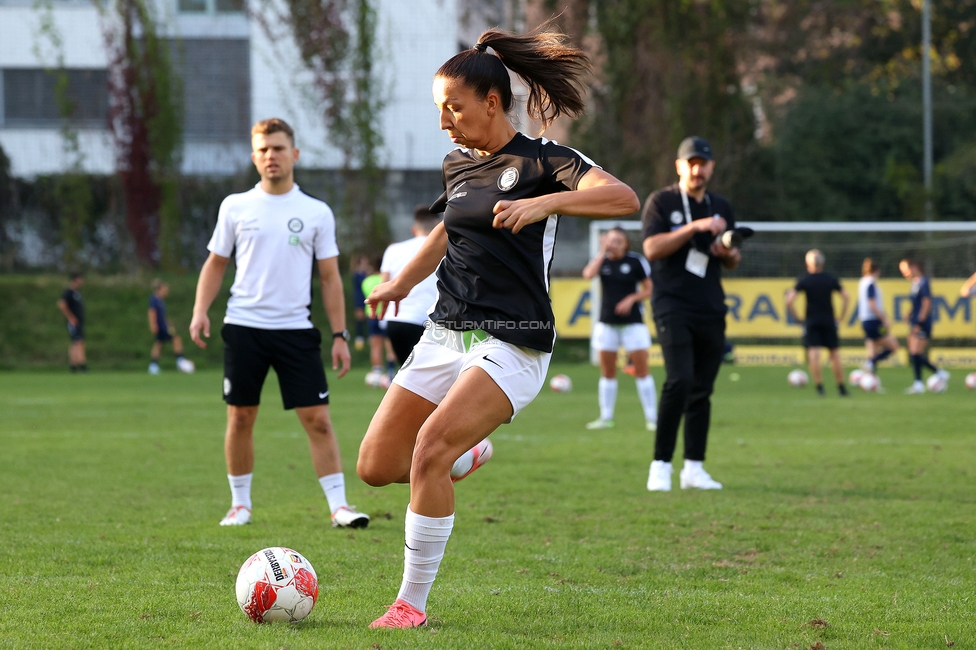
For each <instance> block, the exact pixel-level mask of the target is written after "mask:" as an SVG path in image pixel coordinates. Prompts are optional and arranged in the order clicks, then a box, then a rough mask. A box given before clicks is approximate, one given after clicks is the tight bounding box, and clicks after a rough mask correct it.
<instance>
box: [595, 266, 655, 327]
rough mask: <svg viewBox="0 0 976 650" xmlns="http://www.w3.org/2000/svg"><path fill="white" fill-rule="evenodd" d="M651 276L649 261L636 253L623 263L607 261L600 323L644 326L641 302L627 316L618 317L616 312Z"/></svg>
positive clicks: (602, 276)
mask: <svg viewBox="0 0 976 650" xmlns="http://www.w3.org/2000/svg"><path fill="white" fill-rule="evenodd" d="M650 275H651V267H650V266H648V264H647V260H645V259H644V258H643V257H641V256H640V255H638V254H636V253H627V254H626V255H624V256H623V257H621V258H620V259H619V260H611V259H610V258H608V257H605V258H603V264H601V265H600V294H601V300H600V322H601V323H607V324H609V325H627V324H629V323H643V322H644V310H643V309H641V303H639V302H635V303H634V306H633V307H632V308H631V310H630V313H629V314H627V315H626V316H620V315H618V314H617V313H616V312H615V311H614V309H615V308H616V307H617V303H619V302H620V301H621V300H623V299H624V298H626V297H627V296H629V295H630V294H632V293H634V292H635V289H636V287H637V283H638V282H640V281H641V280H644V279H645V278H648V277H650Z"/></svg>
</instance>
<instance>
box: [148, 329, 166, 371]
mask: <svg viewBox="0 0 976 650" xmlns="http://www.w3.org/2000/svg"><path fill="white" fill-rule="evenodd" d="M162 353H163V344H162V342H161V341H160V340H159V339H158V338H157V339H156V340H155V341H153V344H152V348H150V349H149V374H150V375H158V374H159V357H160V356H161V355H162Z"/></svg>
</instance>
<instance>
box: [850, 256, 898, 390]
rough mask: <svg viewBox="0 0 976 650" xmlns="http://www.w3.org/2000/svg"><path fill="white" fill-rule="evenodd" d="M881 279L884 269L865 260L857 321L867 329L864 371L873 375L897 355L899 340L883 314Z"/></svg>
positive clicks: (865, 330) (867, 258) (871, 261)
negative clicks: (884, 363) (866, 358)
mask: <svg viewBox="0 0 976 650" xmlns="http://www.w3.org/2000/svg"><path fill="white" fill-rule="evenodd" d="M880 277H881V265H880V264H878V263H877V262H875V261H874V260H872V259H871V258H870V257H866V258H864V262H863V263H862V264H861V280H860V282H859V283H858V285H857V317H858V319H859V320H860V321H861V327H862V328H864V347H865V348H866V350H867V353H868V360H867V362H866V363H865V364H864V369H865V370H867V371H868V372H871V373H874V372H876V371H877V369H878V362H880V361H884V360H885V359H887V358H888V357H890V356H891V355H892V354H894V353H895V352H897V351H898V339H896V338H895V337H894V335H893V334H892V333H891V322H890V321H889V320H888V316H887V314H885V311H884V299H883V298H882V296H881V287H879V286H878V278H880ZM878 348H881V350H880V351H879V350H878Z"/></svg>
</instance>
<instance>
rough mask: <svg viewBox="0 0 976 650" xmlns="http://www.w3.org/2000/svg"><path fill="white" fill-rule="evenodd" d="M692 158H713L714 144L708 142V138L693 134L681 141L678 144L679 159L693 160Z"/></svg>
mask: <svg viewBox="0 0 976 650" xmlns="http://www.w3.org/2000/svg"><path fill="white" fill-rule="evenodd" d="M692 158H701V159H702V160H712V145H710V144H708V140H706V139H705V138H699V137H698V136H696V135H693V136H691V137H688V138H685V139H684V140H682V141H681V144H680V145H678V160H691V159H692Z"/></svg>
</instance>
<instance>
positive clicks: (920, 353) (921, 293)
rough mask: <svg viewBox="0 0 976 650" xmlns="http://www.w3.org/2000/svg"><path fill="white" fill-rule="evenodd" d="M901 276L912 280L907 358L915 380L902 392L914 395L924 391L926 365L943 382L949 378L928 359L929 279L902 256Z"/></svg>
mask: <svg viewBox="0 0 976 650" xmlns="http://www.w3.org/2000/svg"><path fill="white" fill-rule="evenodd" d="M898 270H899V271H901V274H902V276H903V277H904V278H905V279H906V280H908V281H909V282H911V283H912V292H911V297H912V313H911V314H909V316H908V327H909V328H910V329H909V331H908V358H909V359H910V360H911V362H912V372H913V373H914V375H915V381H914V382H913V383H912V385H911V386H909V387H908V388H907V389H906V390H905V393H906V394H908V395H917V394H919V393H924V392H925V383H924V382H923V381H922V369H923V368H927V369H929V370H930V371H932V372H933V373H935V374H936V375H938V376H939V378H940V379H942V380H943V381H949V372H948V371H946V370H942V369H940V368H937V367H936V366H935V365H933V363H932V362H931V361H929V353H928V347H929V340H930V339H931V338H932V289H931V287H930V286H929V279H928V278H927V277H925V274H924V273H922V268H921V266H919V264H918V262H917V261H915V260H913V259H911V258H909V257H906V258H905V259H903V260H902V261H900V262H899V263H898Z"/></svg>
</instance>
